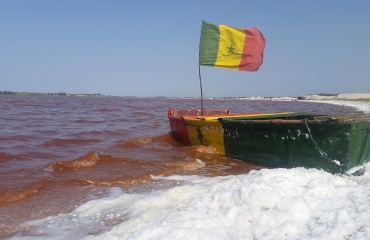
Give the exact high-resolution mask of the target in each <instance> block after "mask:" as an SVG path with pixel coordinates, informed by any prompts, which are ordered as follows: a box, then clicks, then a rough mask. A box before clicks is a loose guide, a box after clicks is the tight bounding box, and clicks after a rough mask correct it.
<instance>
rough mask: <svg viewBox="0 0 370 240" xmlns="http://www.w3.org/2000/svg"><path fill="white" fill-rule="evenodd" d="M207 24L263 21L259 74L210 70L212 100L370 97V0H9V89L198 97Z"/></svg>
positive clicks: (206, 77) (207, 92) (4, 49)
mask: <svg viewBox="0 0 370 240" xmlns="http://www.w3.org/2000/svg"><path fill="white" fill-rule="evenodd" d="M202 20H205V21H208V22H211V23H214V24H225V25H230V26H233V27H240V28H248V27H253V26H255V27H257V28H258V29H259V30H260V31H261V32H262V33H263V35H264V37H265V39H266V48H265V52H264V63H263V65H262V66H261V67H260V69H259V70H258V71H257V72H242V71H233V70H227V69H219V68H212V67H201V74H202V82H203V93H204V96H205V97H213V96H225V97H239V96H301V95H307V94H314V93H370V1H368V0H357V1H344V0H326V1H319V0H313V1H299V0H294V1H293V0H291V1H290V0H282V1H274V0H271V1H267V0H262V1H249V0H244V1H235V0H227V1H221V0H213V1H208V0H204V1H195V0H187V1H151V0H148V1H140V0H137V1H124V0H121V1H118V0H109V1H108V0H107V1H102V0H101V1H96V0H63V1H50V0H32V1H29V0H1V1H0V91H4V90H7V91H28V92H67V93H102V94H105V95H114V96H140V97H146V96H167V97H199V96H200V90H199V77H198V50H199V37H200V27H201V22H202Z"/></svg>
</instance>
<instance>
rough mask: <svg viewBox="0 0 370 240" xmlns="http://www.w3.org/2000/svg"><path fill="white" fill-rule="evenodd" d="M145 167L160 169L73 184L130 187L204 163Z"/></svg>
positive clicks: (191, 162)
mask: <svg viewBox="0 0 370 240" xmlns="http://www.w3.org/2000/svg"><path fill="white" fill-rule="evenodd" d="M131 162H136V164H140V165H141V164H142V163H143V162H144V161H137V160H131ZM145 163H146V165H153V166H156V167H161V168H160V169H157V170H154V171H150V172H149V173H146V174H141V175H135V176H125V177H117V178H107V179H91V178H85V179H79V180H76V181H75V183H80V184H86V185H89V184H93V185H97V186H109V187H111V186H122V187H126V188H127V187H130V186H132V185H136V184H142V183H146V182H149V181H152V177H153V176H170V175H172V174H174V173H179V172H181V171H193V170H197V169H200V168H203V167H204V166H205V163H204V162H202V161H201V160H199V159H192V160H185V161H178V162H145Z"/></svg>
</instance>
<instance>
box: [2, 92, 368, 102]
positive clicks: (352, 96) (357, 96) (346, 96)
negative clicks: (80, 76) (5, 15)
mask: <svg viewBox="0 0 370 240" xmlns="http://www.w3.org/2000/svg"><path fill="white" fill-rule="evenodd" d="M0 95H31V96H105V95H102V94H100V93H78V94H73V93H72V94H71V93H65V92H59V93H38V92H11V91H0ZM107 96H109V95H107ZM121 97H130V98H142V97H136V96H121ZM143 98H168V99H198V98H200V97H165V96H150V97H149V96H148V97H143ZM204 99H214V100H228V99H229V100H262V101H299V100H302V101H304V100H308V101H325V100H357V101H370V93H338V94H327V93H320V94H309V95H305V96H299V97H259V96H257V97H256V96H250V97H204Z"/></svg>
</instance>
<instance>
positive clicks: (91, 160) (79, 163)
mask: <svg viewBox="0 0 370 240" xmlns="http://www.w3.org/2000/svg"><path fill="white" fill-rule="evenodd" d="M99 160H100V158H99V155H98V154H96V153H95V152H90V153H88V154H86V155H84V156H82V157H79V158H77V159H74V160H72V161H59V162H55V163H52V167H53V169H58V170H63V169H80V168H87V167H92V166H95V165H96V164H97V163H98V162H99ZM48 169H50V168H48Z"/></svg>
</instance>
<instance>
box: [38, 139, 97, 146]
mask: <svg viewBox="0 0 370 240" xmlns="http://www.w3.org/2000/svg"><path fill="white" fill-rule="evenodd" d="M100 141H101V140H99V139H83V138H65V139H64V138H54V139H52V140H49V141H46V142H44V143H43V144H42V145H43V146H45V147H50V146H60V145H66V144H85V143H94V142H100Z"/></svg>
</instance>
